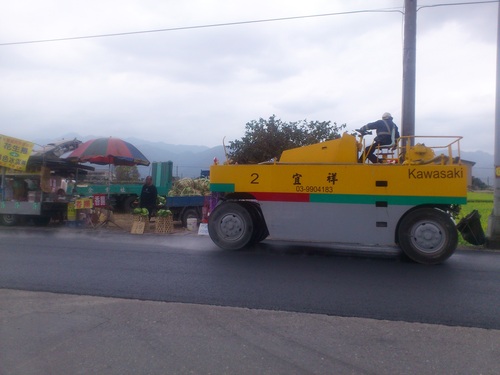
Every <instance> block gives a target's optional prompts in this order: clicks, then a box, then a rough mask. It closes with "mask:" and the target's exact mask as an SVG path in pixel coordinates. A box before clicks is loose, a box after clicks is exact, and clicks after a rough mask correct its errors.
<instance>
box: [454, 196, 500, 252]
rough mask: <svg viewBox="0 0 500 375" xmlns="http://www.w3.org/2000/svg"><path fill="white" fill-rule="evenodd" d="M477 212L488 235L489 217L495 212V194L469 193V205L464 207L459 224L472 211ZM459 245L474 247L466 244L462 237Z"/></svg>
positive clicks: (458, 219) (459, 217)
mask: <svg viewBox="0 0 500 375" xmlns="http://www.w3.org/2000/svg"><path fill="white" fill-rule="evenodd" d="M474 210H477V211H478V212H479V215H481V226H482V227H483V231H484V233H485V234H486V230H487V228H488V217H489V216H490V215H491V212H492V210H493V192H491V191H489V192H469V193H467V204H465V205H463V206H462V208H461V210H460V214H459V216H458V218H457V222H458V221H460V219H461V218H463V217H465V216H467V215H468V214H470V213H471V212H472V211H474ZM458 243H459V245H467V246H473V245H471V244H469V243H468V242H466V241H465V240H464V239H463V238H462V236H461V235H460V236H459V239H458Z"/></svg>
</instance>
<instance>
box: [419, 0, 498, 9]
mask: <svg viewBox="0 0 500 375" xmlns="http://www.w3.org/2000/svg"><path fill="white" fill-rule="evenodd" d="M498 2H500V0H485V1H468V2H461V3H441V4H431V5H422V6H421V7H418V8H417V11H419V10H420V9H423V8H437V7H447V6H454V5H474V4H486V3H498Z"/></svg>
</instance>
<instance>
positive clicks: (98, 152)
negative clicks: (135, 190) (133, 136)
mask: <svg viewBox="0 0 500 375" xmlns="http://www.w3.org/2000/svg"><path fill="white" fill-rule="evenodd" d="M66 159H68V160H71V161H75V162H80V163H93V164H100V165H127V166H132V165H145V166H148V165H149V164H150V163H149V160H148V159H147V158H146V157H145V156H144V155H143V154H142V152H140V151H139V150H138V149H137V148H136V147H135V146H134V145H132V144H131V143H128V142H125V141H124V140H122V139H120V138H112V137H109V138H96V139H92V140H90V141H87V142H85V143H82V144H81V145H80V146H78V148H77V149H76V150H74V151H73V152H72V153H70V154H69V155H68V156H66Z"/></svg>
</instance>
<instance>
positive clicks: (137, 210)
mask: <svg viewBox="0 0 500 375" xmlns="http://www.w3.org/2000/svg"><path fill="white" fill-rule="evenodd" d="M132 215H142V216H148V215H149V211H148V209H147V208H134V210H133V211H132Z"/></svg>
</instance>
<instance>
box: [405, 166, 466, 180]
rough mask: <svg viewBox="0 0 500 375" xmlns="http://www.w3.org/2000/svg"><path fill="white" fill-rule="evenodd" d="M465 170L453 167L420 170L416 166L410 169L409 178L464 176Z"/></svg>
mask: <svg viewBox="0 0 500 375" xmlns="http://www.w3.org/2000/svg"><path fill="white" fill-rule="evenodd" d="M463 177H464V171H463V169H461V168H453V170H447V171H419V170H417V169H416V168H413V169H408V178H409V179H412V178H414V179H416V180H422V179H439V178H463Z"/></svg>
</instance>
